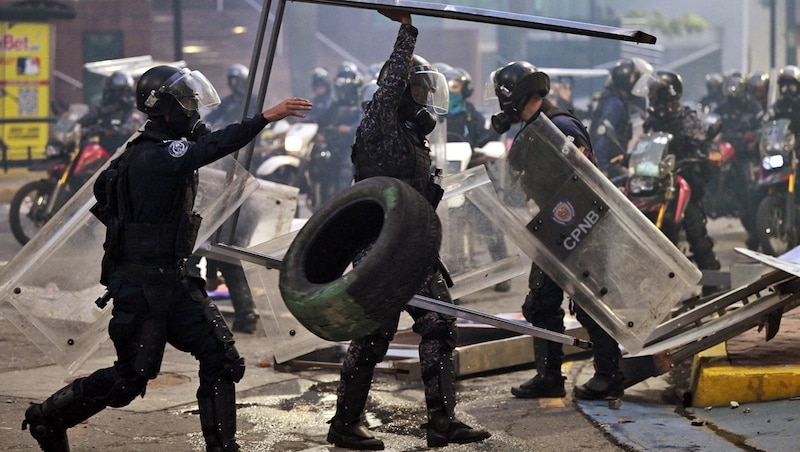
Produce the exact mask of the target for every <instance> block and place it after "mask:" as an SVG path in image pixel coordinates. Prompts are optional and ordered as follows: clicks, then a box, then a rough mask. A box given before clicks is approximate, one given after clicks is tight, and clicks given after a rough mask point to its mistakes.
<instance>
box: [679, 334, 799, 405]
mask: <svg viewBox="0 0 800 452" xmlns="http://www.w3.org/2000/svg"><path fill="white" fill-rule="evenodd" d="M691 391H692V405H693V406H695V407H716V406H732V402H736V403H738V404H744V403H756V402H767V401H772V400H782V399H790V398H793V397H800V365H792V364H786V365H759V366H751V365H735V364H734V363H732V361H731V360H730V359H729V358H728V349H727V346H726V344H724V343H723V344H719V345H717V346H715V347H712V348H710V349H708V350H705V351H703V352H701V353H698V354H697V355H696V356H695V357H694V360H693V363H692V376H691Z"/></svg>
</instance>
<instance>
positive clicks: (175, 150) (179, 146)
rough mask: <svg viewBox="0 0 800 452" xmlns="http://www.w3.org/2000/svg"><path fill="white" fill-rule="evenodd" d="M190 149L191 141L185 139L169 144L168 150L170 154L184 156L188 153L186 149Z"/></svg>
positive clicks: (177, 156) (176, 156)
mask: <svg viewBox="0 0 800 452" xmlns="http://www.w3.org/2000/svg"><path fill="white" fill-rule="evenodd" d="M188 149H189V143H187V142H186V141H183V140H178V141H173V142H171V143H170V144H169V146H167V151H168V152H169V155H171V156H173V157H175V158H179V157H183V155H184V154H186V151H187V150H188Z"/></svg>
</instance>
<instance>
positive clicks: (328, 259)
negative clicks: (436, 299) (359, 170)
mask: <svg viewBox="0 0 800 452" xmlns="http://www.w3.org/2000/svg"><path fill="white" fill-rule="evenodd" d="M441 240H442V231H441V223H440V222H439V219H438V217H437V216H436V213H435V212H434V210H433V208H432V207H431V205H430V203H428V201H427V200H426V199H425V198H424V197H423V196H422V195H420V194H419V192H417V191H416V190H414V189H413V188H412V187H411V186H410V185H408V184H406V183H405V182H402V181H400V180H399V179H395V178H391V177H371V178H367V179H365V180H363V181H360V182H358V183H356V184H354V185H352V186H350V187H347V188H346V189H344V190H342V191H341V192H339V193H338V194H336V195H335V196H334V197H333V198H331V199H330V200H329V201H328V202H326V203H324V204H323V205H322V206H320V209H319V210H318V211H317V212H315V213H314V215H312V217H311V218H310V219H309V220H308V222H307V223H306V224H305V226H304V227H303V228H302V229H301V230H300V231H299V232H298V234H297V236H296V237H295V239H294V241H293V242H292V244H291V245H290V247H289V249H288V251H287V252H286V255H285V257H284V259H283V262H282V264H281V271H280V283H279V285H280V291H281V295H282V297H283V301H284V303H286V306H287V308H288V309H289V311H290V312H291V313H292V314H293V315H294V316H295V317H296V318H297V320H298V321H299V322H300V323H301V324H302V325H303V326H305V327H306V328H307V329H308V330H309V331H311V332H312V333H314V334H315V335H317V336H319V337H321V338H323V339H326V340H330V341H343V340H351V339H354V338H357V337H361V336H364V335H365V334H367V333H370V332H371V331H373V330H375V329H376V328H377V327H378V326H380V325H381V324H382V323H383V322H385V321H387V320H389V319H392V318H394V317H396V316H397V315H398V314H399V313H400V311H402V310H403V309H404V308H405V305H406V304H407V303H408V301H409V300H410V299H411V297H412V296H413V295H414V293H416V292H417V291H418V289H419V288H420V287H421V285H422V284H423V283H424V282H425V279H426V278H427V277H428V276H429V275H430V273H431V272H432V269H433V267H434V266H435V265H436V263H437V257H438V252H439V246H440V245H441ZM367 247H370V248H369V252H368V253H366V255H365V256H363V257H360V261H359V263H358V265H357V266H355V267H354V268H352V270H350V271H349V272H347V270H348V268H349V266H350V265H351V263H352V262H353V260H354V259H355V258H356V256H357V255H359V253H360V252H361V251H362V250H364V249H365V248H367Z"/></svg>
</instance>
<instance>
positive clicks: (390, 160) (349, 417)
mask: <svg viewBox="0 0 800 452" xmlns="http://www.w3.org/2000/svg"><path fill="white" fill-rule="evenodd" d="M380 12H381V14H383V15H385V16H386V17H389V18H390V19H392V20H395V21H397V22H401V25H400V30H399V32H398V35H397V39H396V41H395V44H394V49H393V50H392V53H391V55H390V56H389V59H388V60H387V61H386V63H385V64H384V66H383V68H382V69H381V72H380V75H379V77H378V89H377V91H375V93H374V95H373V96H372V100H371V101H370V102H369V103H367V106H366V111H365V112H364V117H363V119H362V120H361V124H360V125H359V127H358V130H357V131H356V139H355V143H354V144H353V152H352V160H353V164H354V165H355V171H356V173H355V179H356V181H360V180H363V179H366V178H369V177H375V176H390V177H395V178H397V179H400V180H402V181H404V182H406V183H408V184H409V185H411V186H412V187H414V188H415V189H416V190H418V191H419V192H420V193H422V194H423V195H426V196H428V195H429V194H433V193H436V190H435V188H436V187H435V186H434V184H433V183H432V181H431V174H430V171H431V156H430V148H429V146H428V141H427V139H426V138H425V136H426V135H427V134H429V133H430V132H431V131H433V129H434V127H436V122H437V121H436V117H435V116H434V115H433V113H431V112H429V111H428V110H427V108H431V109H433V110H434V112H435V113H438V114H443V113H445V112H447V101H448V99H447V82H446V81H445V80H444V77H443V76H442V75H441V74H440V73H439V72H438V71H437V70H436V69H435V68H434V67H433V66H432V65H431V64H430V63H429V62H428V61H426V60H424V59H423V58H421V57H419V56H417V55H414V54H413V52H414V47H415V45H416V41H417V34H418V30H417V28H416V27H414V26H413V25H411V15H410V14H409V13H408V12H406V11H396V10H386V11H380ZM426 107H427V108H426ZM428 198H429V199H431V201H435V202H438V200H437V199H432V197H431V196H428ZM365 252H366V253H368V252H369V251H368V250H365ZM361 258H363V255H362V256H360V257H357V258H356V262H355V263H354V265H358V262H359V261H360V259H361ZM419 293H421V294H423V295H426V296H428V297H431V298H436V299H439V300H443V301H447V302H452V299H451V298H450V294H449V293H448V291H447V286H446V285H445V283H444V278H443V276H442V273H441V271H439V270H435V271H433V272H431V273H430V274H429V275H428V278H427V280H426V281H425V282H424V283H423V287H421V288H420V292H419ZM378 301H379V300H376V302H378ZM406 311H407V312H408V313H409V314H410V315H411V317H412V318H413V319H414V327H413V329H414V331H415V332H416V333H417V334H419V335H420V336H421V341H420V344H419V355H420V365H421V373H422V381H423V383H424V386H425V404H426V406H427V411H428V422H427V423H426V424H424V425H423V428H425V429H426V439H427V444H428V446H429V447H441V446H446V445H447V444H449V443H472V442H476V441H481V440H483V439H485V438H488V437H489V436H490V434H489V433H488V432H486V431H483V430H478V429H473V428H471V427H470V426H468V425H466V424H464V423H463V422H461V421H459V420H458V419H457V418H456V415H455V402H456V401H455V386H454V383H455V378H454V368H453V356H452V354H453V350H454V349H455V334H456V328H455V318H453V317H449V316H445V315H442V314H438V313H435V312H430V311H425V310H421V309H418V308H414V307H407V308H406ZM399 316H400V313H398V314H397V316H396V317H395V318H394V319H391V320H389V321H388V322H386V323H384V324H383V325H382V326H380V327H378V329H376V330H375V331H372V332H369V333H368V334H366V335H365V336H363V337H361V338H357V339H354V340H353V341H352V342H351V343H350V346H349V348H348V350H347V355H346V356H345V358H344V361H343V362H342V370H341V379H340V380H339V387H338V389H337V396H338V397H337V400H336V414H335V415H334V416H333V419H331V421H330V424H331V425H330V429H329V430H328V436H327V440H328V442H329V443H332V444H335V445H336V446H339V447H346V448H351V449H369V450H383V448H384V444H383V441H381V440H380V439H378V438H375V437H374V436H373V435H372V434H371V433H370V431H369V430H368V429H367V428H366V427H365V426H364V424H363V423H362V414H363V411H364V406H365V404H366V402H367V396H368V395H369V389H370V384H371V382H372V376H373V373H374V371H375V365H376V364H378V363H379V362H380V361H381V360H382V359H383V357H384V355H385V354H386V352H387V350H388V348H389V342H390V341H391V340H392V338H393V337H394V334H395V332H396V331H397V322H398V321H399Z"/></svg>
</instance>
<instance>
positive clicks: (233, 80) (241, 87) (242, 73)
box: [228, 64, 250, 97]
mask: <svg viewBox="0 0 800 452" xmlns="http://www.w3.org/2000/svg"><path fill="white" fill-rule="evenodd" d="M248 77H250V70H249V69H247V68H246V67H245V66H244V65H242V64H234V65H231V67H230V68H228V88H230V90H231V92H232V93H234V94H236V95H237V96H240V97H244V95H245V94H247V79H248Z"/></svg>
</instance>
